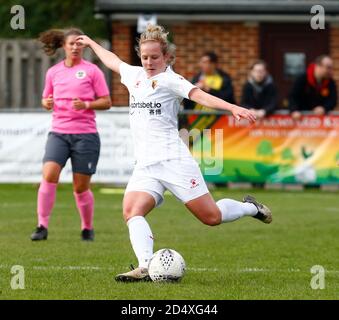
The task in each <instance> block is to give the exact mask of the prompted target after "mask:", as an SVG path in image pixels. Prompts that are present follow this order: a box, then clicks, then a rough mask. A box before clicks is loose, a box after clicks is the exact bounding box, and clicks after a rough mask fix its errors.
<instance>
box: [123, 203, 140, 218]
mask: <svg viewBox="0 0 339 320" xmlns="http://www.w3.org/2000/svg"><path fill="white" fill-rule="evenodd" d="M136 213H137V211H136V209H135V207H134V206H133V205H125V206H124V209H123V217H124V220H125V222H127V221H128V220H130V219H131V218H133V217H134V216H136V215H137V214H136Z"/></svg>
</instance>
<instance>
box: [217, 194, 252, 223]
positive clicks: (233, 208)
mask: <svg viewBox="0 0 339 320" xmlns="http://www.w3.org/2000/svg"><path fill="white" fill-rule="evenodd" d="M217 206H218V207H219V209H220V211H221V221H222V222H231V221H235V220H237V219H239V218H241V217H244V216H255V215H256V214H257V213H258V209H257V207H256V206H255V205H254V204H253V203H248V202H240V201H236V200H232V199H221V200H219V201H217Z"/></svg>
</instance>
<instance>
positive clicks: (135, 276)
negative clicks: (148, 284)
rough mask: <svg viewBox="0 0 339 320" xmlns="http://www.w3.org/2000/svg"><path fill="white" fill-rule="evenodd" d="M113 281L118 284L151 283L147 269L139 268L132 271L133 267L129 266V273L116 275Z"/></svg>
mask: <svg viewBox="0 0 339 320" xmlns="http://www.w3.org/2000/svg"><path fill="white" fill-rule="evenodd" d="M115 280H116V281H118V282H141V281H151V278H150V276H149V274H148V269H146V268H140V267H138V268H136V269H134V267H133V265H131V271H129V272H126V273H121V274H118V275H117V276H116V277H115Z"/></svg>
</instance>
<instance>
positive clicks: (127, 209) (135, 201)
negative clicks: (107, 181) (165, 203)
mask: <svg viewBox="0 0 339 320" xmlns="http://www.w3.org/2000/svg"><path fill="white" fill-rule="evenodd" d="M155 205H156V200H155V199H154V197H153V196H152V195H151V194H150V193H148V192H144V191H129V192H126V193H125V195H124V199H123V215H124V219H125V221H128V220H129V219H131V218H133V217H135V216H143V217H144V216H146V215H147V214H148V213H149V212H150V211H151V210H152V209H154V207H155Z"/></svg>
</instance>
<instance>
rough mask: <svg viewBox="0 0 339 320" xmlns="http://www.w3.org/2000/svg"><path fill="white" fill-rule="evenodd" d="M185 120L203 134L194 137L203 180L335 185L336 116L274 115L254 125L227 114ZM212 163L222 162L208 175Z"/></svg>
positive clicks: (338, 174)
mask: <svg viewBox="0 0 339 320" xmlns="http://www.w3.org/2000/svg"><path fill="white" fill-rule="evenodd" d="M188 124H189V129H190V132H191V131H192V130H196V129H198V130H199V131H200V132H201V135H200V136H197V135H193V136H194V137H195V138H194V141H193V147H192V153H193V155H194V156H195V158H196V159H198V162H200V165H201V168H202V171H203V174H204V176H205V179H206V181H209V182H251V183H286V184H294V183H299V184H337V183H339V165H338V164H339V116H338V115H331V116H323V117H322V116H311V115H305V116H303V117H302V118H301V119H300V120H299V121H294V120H293V119H292V118H291V117H290V116H288V115H274V116H271V117H268V118H265V119H263V120H261V121H257V122H256V123H255V124H253V125H250V124H249V123H248V122H247V121H246V120H242V121H240V122H238V121H236V120H235V119H234V118H233V117H231V116H224V115H221V116H220V115H213V114H210V115H190V116H188ZM203 130H205V131H203ZM209 130H210V132H209ZM204 132H206V134H204ZM220 132H221V135H220ZM218 137H219V138H218ZM221 137H222V138H221ZM220 140H221V141H220ZM216 146H217V147H216ZM220 149H222V151H223V152H220ZM215 163H219V165H218V166H219V167H220V164H221V168H220V170H214V173H217V172H218V171H219V173H218V174H214V173H213V171H212V174H210V173H209V172H208V169H209V167H211V164H212V166H213V165H214V166H215Z"/></svg>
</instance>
